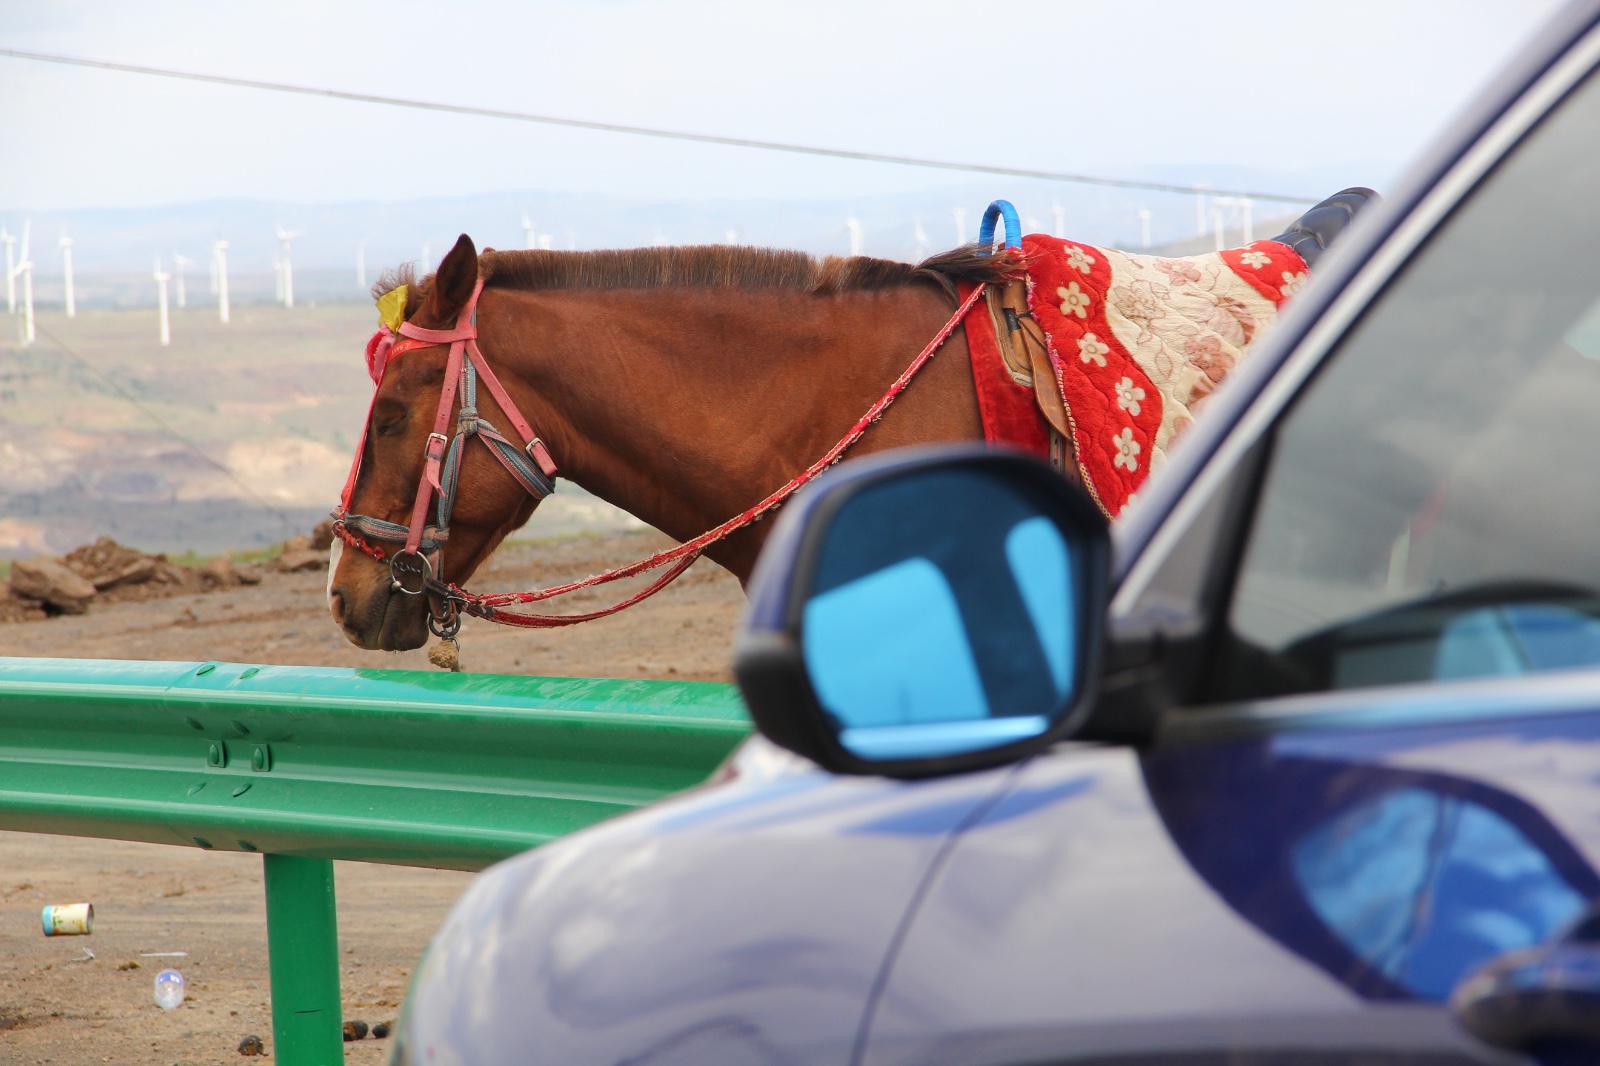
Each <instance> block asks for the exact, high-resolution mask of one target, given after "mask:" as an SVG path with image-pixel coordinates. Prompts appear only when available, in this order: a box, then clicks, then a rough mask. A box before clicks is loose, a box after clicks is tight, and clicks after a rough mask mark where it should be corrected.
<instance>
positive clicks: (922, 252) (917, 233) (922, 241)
mask: <svg viewBox="0 0 1600 1066" xmlns="http://www.w3.org/2000/svg"><path fill="white" fill-rule="evenodd" d="M911 239H912V241H914V242H915V243H916V246H917V262H919V263H920V262H921V261H922V260H924V259H926V258H928V249H929V248H931V247H932V246H933V245H932V243H931V242H930V241H929V240H928V231H927V230H925V229H923V228H922V216H921V215H918V216H917V217H916V218H914V219H912V220H911Z"/></svg>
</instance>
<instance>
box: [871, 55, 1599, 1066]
mask: <svg viewBox="0 0 1600 1066" xmlns="http://www.w3.org/2000/svg"><path fill="white" fill-rule="evenodd" d="M1597 57H1600V37H1597V35H1596V34H1595V33H1593V32H1591V33H1589V34H1587V35H1586V36H1583V37H1581V39H1580V40H1578V42H1577V43H1576V44H1575V46H1574V47H1573V48H1572V49H1571V50H1570V51H1569V52H1568V53H1567V54H1566V55H1565V57H1563V58H1560V59H1559V60H1558V61H1557V62H1556V63H1554V65H1552V66H1551V67H1550V68H1549V69H1548V70H1546V71H1545V72H1544V73H1543V75H1542V76H1541V77H1539V78H1538V79H1537V80H1536V81H1535V83H1534V84H1533V85H1532V87H1531V88H1530V89H1529V90H1528V92H1527V93H1525V94H1524V95H1523V97H1522V99H1521V101H1520V102H1518V103H1517V104H1516V105H1515V106H1513V107H1511V108H1510V109H1509V110H1508V111H1506V112H1505V114H1504V115H1503V116H1502V118H1501V119H1500V120H1499V122H1498V123H1496V124H1495V125H1494V126H1493V127H1492V128H1491V129H1489V131H1488V132H1487V133H1486V134H1485V135H1484V137H1483V138H1482V139H1481V140H1480V141H1479V143H1478V144H1477V145H1476V146H1475V147H1474V148H1473V149H1472V150H1470V151H1468V152H1467V153H1466V154H1465V155H1464V156H1463V157H1462V159H1461V160H1460V161H1459V163H1458V164H1457V165H1456V166H1455V167H1454V168H1453V169H1452V170H1451V171H1450V172H1448V173H1447V174H1446V175H1445V176H1444V178H1443V179H1442V180H1441V181H1440V182H1439V183H1438V184H1437V186H1436V187H1435V188H1434V189H1433V191H1432V192H1431V193H1429V194H1428V195H1427V196H1424V197H1422V198H1421V200H1420V202H1419V203H1418V204H1417V205H1416V207H1415V209H1414V210H1412V211H1411V212H1410V216H1409V217H1408V218H1406V219H1403V220H1400V221H1399V222H1395V223H1393V224H1392V236H1391V237H1390V238H1389V240H1388V241H1387V243H1385V244H1383V245H1382V246H1380V247H1379V248H1378V249H1377V251H1376V253H1375V254H1373V255H1372V257H1371V259H1370V261H1369V262H1367V263H1366V265H1365V266H1364V267H1362V268H1361V269H1359V270H1351V271H1349V272H1347V273H1349V275H1350V276H1351V278H1352V280H1351V281H1350V282H1349V283H1348V284H1347V285H1346V286H1345V289H1344V292H1343V294H1342V295H1341V296H1340V297H1339V298H1338V299H1337V300H1335V301H1334V302H1333V303H1332V304H1331V306H1330V307H1329V310H1328V311H1327V312H1326V313H1325V314H1324V315H1323V318H1322V321H1321V322H1319V323H1318V324H1317V325H1316V326H1314V327H1312V328H1310V329H1309V330H1308V331H1307V332H1306V335H1305V340H1304V341H1303V342H1302V343H1301V344H1300V346H1299V349H1298V350H1296V351H1295V352H1293V353H1292V354H1290V355H1289V356H1288V358H1287V359H1286V360H1285V361H1284V362H1283V363H1282V364H1281V365H1280V366H1279V367H1278V368H1277V371H1276V374H1275V376H1274V378H1273V380H1272V381H1271V382H1269V383H1267V384H1266V385H1265V386H1264V387H1262V388H1260V389H1259V392H1258V395H1257V396H1256V397H1255V400H1254V403H1253V406H1251V408H1250V409H1249V410H1248V411H1246V412H1244V413H1243V414H1242V416H1241V417H1239V418H1238V419H1237V420H1236V421H1235V422H1234V423H1233V424H1232V425H1230V426H1228V427H1225V429H1226V433H1225V434H1222V435H1221V436H1222V438H1223V439H1222V443H1221V444H1220V446H1217V447H1216V448H1215V449H1214V450H1213V452H1212V454H1211V455H1210V456H1209V457H1208V461H1207V462H1206V464H1205V465H1204V468H1203V469H1202V470H1200V471H1199V473H1198V474H1197V476H1195V477H1194V478H1193V479H1192V481H1191V483H1190V484H1188V485H1187V486H1186V488H1187V491H1186V493H1185V495H1184V497H1183V498H1182V499H1181V500H1179V501H1178V502H1177V503H1176V505H1175V506H1173V507H1172V508H1171V509H1170V511H1169V512H1168V513H1166V514H1165V515H1164V518H1163V521H1162V524H1161V526H1160V528H1159V530H1157V531H1156V532H1155V534H1154V536H1152V537H1150V538H1149V539H1148V541H1147V546H1146V547H1145V548H1144V550H1143V553H1142V554H1141V555H1140V556H1139V557H1138V559H1137V560H1136V561H1135V562H1134V563H1133V565H1132V567H1131V569H1130V570H1129V571H1128V574H1127V576H1126V577H1125V578H1124V580H1123V582H1122V585H1121V587H1120V589H1119V591H1118V594H1117V597H1116V599H1115V602H1114V604H1113V607H1112V619H1111V634H1112V645H1113V646H1112V649H1111V652H1110V657H1109V666H1108V674H1107V677H1106V685H1105V687H1106V691H1105V694H1104V696H1103V697H1102V699H1101V701H1100V705H1099V706H1098V707H1097V710H1096V720H1095V721H1094V722H1093V723H1091V730H1092V731H1093V732H1094V733H1095V734H1097V735H1101V736H1107V737H1120V738H1123V739H1130V738H1131V739H1134V740H1136V741H1138V742H1139V744H1140V745H1141V746H1140V747H1139V748H1134V747H1130V746H1109V745H1108V746H1097V745H1093V744H1089V743H1082V742H1080V743H1075V744H1070V745H1064V746H1062V747H1060V748H1058V749H1056V750H1055V751H1053V752H1052V753H1050V754H1048V755H1046V756H1043V757H1041V758H1038V759H1036V760H1034V762H1033V763H1032V764H1031V765H1029V766H1028V767H1026V768H1025V769H1024V770H1023V771H1022V772H1021V773H1020V774H1019V775H1018V778H1017V780H1016V785H1015V787H1014V789H1013V791H1012V792H1011V793H1010V794H1009V795H1008V796H1007V797H1006V798H1004V799H1002V800H1000V801H999V802H997V803H996V804H995V805H994V806H993V807H992V808H991V810H990V811H989V813H988V815H987V816H986V817H985V818H983V819H982V820H980V821H979V823H978V824H977V825H976V826H975V827H974V828H973V829H972V830H970V831H969V832H968V833H966V834H965V835H964V836H963V837H962V839H961V841H960V843H959V844H958V845H957V846H956V847H955V848H954V849H953V850H952V853H951V854H950V856H949V857H948V859H947V861H946V862H945V863H944V864H943V866H942V868H941V870H940V872H939V873H938V875H937V876H936V877H934V878H933V879H932V880H931V882H930V885H929V888H928V890H927V893H926V896H925V898H924V899H923V900H922V902H921V905H920V907H919V908H918V910H917V912H916V915H915V917H914V919H913V921H912V922H911V923H910V926H909V930H908V933H907V935H906V937H905V938H904V941H903V943H902V944H901V945H900V946H899V948H898V951H897V952H896V954H895V957H894V959H893V963H892V966H891V968H890V969H889V972H888V974H887V977H886V980H885V981H884V991H883V993H882V995H881V996H880V997H879V998H878V999H877V1001H876V1003H875V1005H874V1008H873V1015H872V1019H871V1027H870V1039H869V1043H868V1045H867V1049H866V1055H865V1060H866V1061H868V1062H872V1063H900V1062H949V1063H957V1062H960V1063H978V1062H984V1063H1044V1062H1099V1063H1110V1062H1116V1063H1119V1064H1133V1063H1148V1064H1153V1063H1163V1064H1165V1063H1179V1062H1183V1063H1196V1062H1198V1063H1218V1064H1221V1063H1229V1064H1243V1063H1294V1064H1301V1066H1309V1064H1312V1063H1316V1064H1319V1066H1321V1064H1326V1066H1332V1064H1335V1063H1338V1064H1354V1063H1363V1064H1374V1066H1375V1064H1379V1063H1382V1064H1394V1063H1410V1064H1421V1063H1429V1064H1433V1063H1440V1064H1442V1063H1465V1062H1485V1063H1489V1062H1516V1061H1524V1060H1523V1058H1522V1057H1521V1056H1520V1055H1518V1054H1508V1053H1507V1052H1504V1051H1499V1050H1496V1049H1494V1048H1491V1047H1488V1046H1487V1045H1485V1044H1483V1043H1480V1042H1479V1041H1477V1040H1476V1039H1474V1038H1473V1037H1471V1036H1469V1035H1468V1034H1467V1033H1465V1032H1464V1031H1463V1030H1462V1028H1461V1026H1460V1025H1459V1024H1458V1022H1457V1019H1456V1018H1455V1017H1453V1016H1452V1011H1451V1009H1450V1007H1449V1005H1448V1004H1449V1000H1450V997H1451V995H1452V993H1453V992H1455V991H1456V990H1458V989H1460V988H1461V987H1462V985H1463V982H1464V981H1466V979H1467V978H1468V977H1469V976H1470V975H1472V974H1473V973H1474V972H1476V971H1478V970H1479V969H1480V968H1481V967H1483V966H1485V965H1486V964H1490V963H1493V962H1494V960H1496V959H1501V958H1505V957H1507V956H1508V954H1509V953H1515V952H1538V951H1540V950H1543V948H1542V946H1545V945H1550V944H1552V943H1554V942H1555V941H1557V940H1559V939H1560V938H1561V937H1562V936H1563V934H1564V932H1565V931H1566V930H1568V929H1569V928H1571V927H1572V926H1573V924H1574V923H1575V922H1578V921H1579V920H1580V919H1581V918H1582V917H1583V916H1584V915H1585V914H1587V913H1589V911H1590V908H1592V907H1593V906H1594V905H1595V904H1596V903H1597V902H1600V876H1597V874H1596V870H1597V869H1600V198H1597V196H1596V190H1600V78H1597V77H1596V76H1594V75H1593V74H1592V73H1591V71H1592V70H1593V68H1594V65H1595V62H1596V59H1597ZM1336 252H1337V249H1336ZM1219 399H1220V397H1219ZM1591 970H1600V966H1591ZM1568 977H1569V978H1570V979H1572V980H1580V978H1575V977H1571V975H1570V974H1569V975H1568ZM1581 980H1588V978H1581ZM1591 991H1595V990H1591ZM1551 1061H1554V1060H1551ZM1570 1061H1585V1060H1583V1059H1572V1060H1570Z"/></svg>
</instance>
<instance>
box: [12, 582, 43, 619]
mask: <svg viewBox="0 0 1600 1066" xmlns="http://www.w3.org/2000/svg"><path fill="white" fill-rule="evenodd" d="M49 617H50V615H49V612H47V611H46V610H45V609H44V601H42V600H35V599H32V598H31V597H26V596H18V595H17V593H16V590H15V589H13V588H12V587H11V586H10V585H0V623H3V622H38V621H42V620H44V619H46V618H49Z"/></svg>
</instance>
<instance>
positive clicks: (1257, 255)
mask: <svg viewBox="0 0 1600 1066" xmlns="http://www.w3.org/2000/svg"><path fill="white" fill-rule="evenodd" d="M1239 262H1241V263H1243V264H1244V265H1245V266H1247V267H1253V268H1254V269H1256V270H1260V269H1261V268H1262V267H1264V266H1266V265H1267V264H1268V263H1270V262H1272V256H1270V255H1268V254H1267V253H1266V252H1258V251H1256V250H1255V249H1251V250H1250V251H1248V252H1245V253H1244V254H1243V255H1241V256H1240V257H1239Z"/></svg>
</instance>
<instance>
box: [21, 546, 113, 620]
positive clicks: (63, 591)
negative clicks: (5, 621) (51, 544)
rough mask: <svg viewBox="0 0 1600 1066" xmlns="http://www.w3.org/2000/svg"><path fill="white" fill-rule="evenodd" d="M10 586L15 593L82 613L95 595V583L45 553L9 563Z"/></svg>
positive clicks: (70, 612) (67, 612)
mask: <svg viewBox="0 0 1600 1066" xmlns="http://www.w3.org/2000/svg"><path fill="white" fill-rule="evenodd" d="M11 590H12V592H13V593H15V594H16V595H18V596H23V597H26V598H28V599H33V600H43V601H44V602H45V603H48V604H51V605H52V606H54V607H58V608H60V609H61V610H62V611H63V612H64V613H66V614H82V613H83V612H85V611H87V610H88V609H89V601H90V600H92V599H94V585H93V584H91V583H90V582H88V581H85V580H84V579H83V578H81V577H79V576H78V575H77V574H75V573H73V572H72V571H71V570H70V569H68V568H67V567H65V566H63V565H62V564H60V563H58V562H56V561H55V560H54V559H52V558H50V557H49V556H47V555H36V556H34V557H33V558H32V559H18V560H17V561H16V562H14V563H12V564H11Z"/></svg>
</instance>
